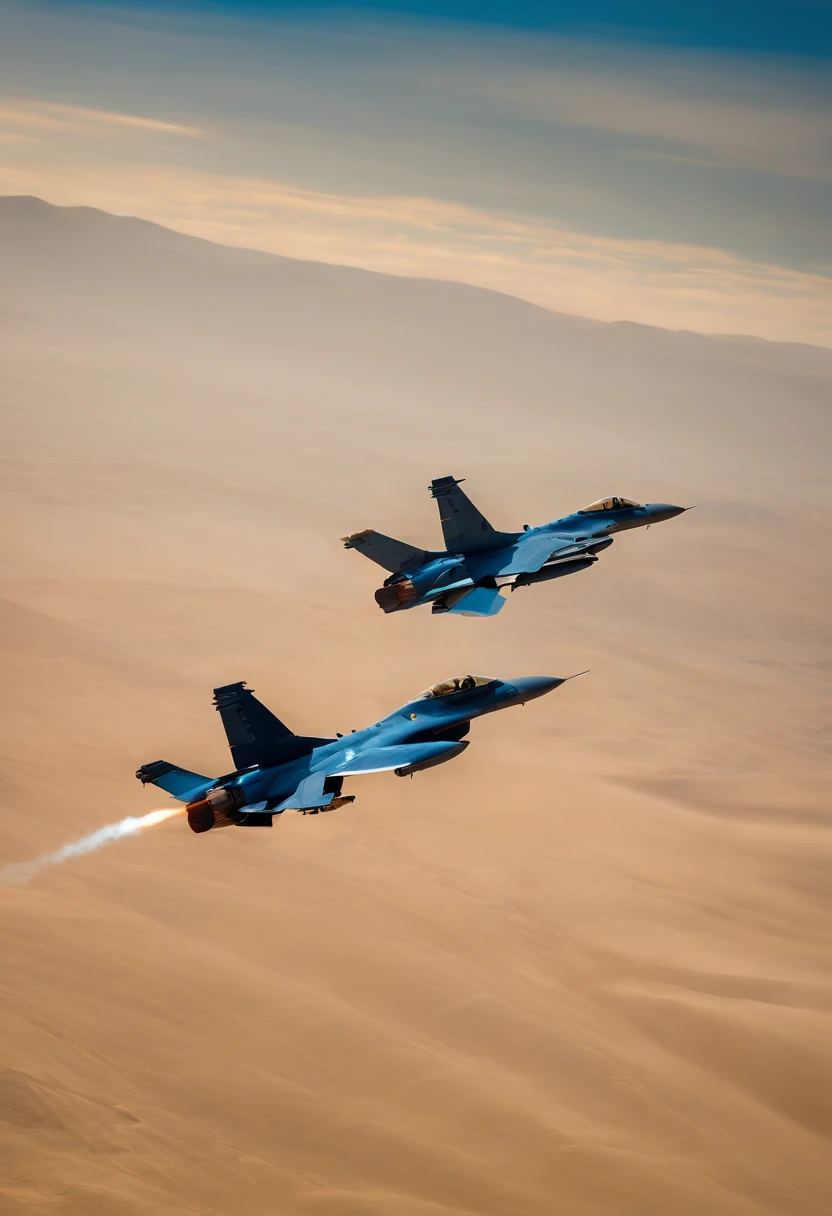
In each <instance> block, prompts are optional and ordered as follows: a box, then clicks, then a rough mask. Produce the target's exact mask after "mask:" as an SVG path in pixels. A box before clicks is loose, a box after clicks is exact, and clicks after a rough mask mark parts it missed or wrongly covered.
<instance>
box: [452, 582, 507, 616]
mask: <svg viewBox="0 0 832 1216" xmlns="http://www.w3.org/2000/svg"><path fill="white" fill-rule="evenodd" d="M505 602H506V600H505V596H502V595H500V592H499V591H495V590H494V589H493V588H491V587H474V588H473V589H472V590H471V591H469V592H468V593H467V594H466V595H463V597H462V599H459V600H457V601H456V603H455V604H452V605H451V607H450V608H447V609H446V611H447V612H453V613H456V615H457V616H496V615H497V613H498V612H499V611H500V609H501V608H502V607H503V606H504V605H505Z"/></svg>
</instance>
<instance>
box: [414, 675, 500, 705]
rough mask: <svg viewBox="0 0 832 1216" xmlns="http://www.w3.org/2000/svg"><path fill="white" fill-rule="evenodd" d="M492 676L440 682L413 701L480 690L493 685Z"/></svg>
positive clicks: (455, 678) (460, 677)
mask: <svg viewBox="0 0 832 1216" xmlns="http://www.w3.org/2000/svg"><path fill="white" fill-rule="evenodd" d="M494 683H495V680H494V677H493V676H454V677H453V679H451V680H442V682H441V683H440V684H434V685H433V687H432V688H426V689H425V691H424V692H420V693H419V695H418V696H417V697H413V700H414V701H425V700H428V699H429V698H436V697H449V696H450V695H451V694H452V693H455V692H470V691H471V689H472V688H481V687H482V686H483V685H484V684H494Z"/></svg>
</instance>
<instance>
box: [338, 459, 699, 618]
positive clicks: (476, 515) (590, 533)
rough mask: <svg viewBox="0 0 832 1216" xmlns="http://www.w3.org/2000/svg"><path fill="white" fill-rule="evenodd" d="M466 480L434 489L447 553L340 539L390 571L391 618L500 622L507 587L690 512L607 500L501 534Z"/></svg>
mask: <svg viewBox="0 0 832 1216" xmlns="http://www.w3.org/2000/svg"><path fill="white" fill-rule="evenodd" d="M463 480H464V478H460V479H459V480H457V479H456V478H455V477H437V478H434V480H433V481H432V482H431V484H430V487H429V488H430V492H431V495H432V497H433V498H435V499H436V501H437V503H438V505H439V517H440V520H441V523H442V533H443V535H444V537H445V548H444V549H442V550H436V549H417V548H415V547H414V546H413V545H407V544H405V543H404V542H403V541H400V540H393V539H392V537H390V536H384V535H383V533H381V532H375V531H373V529H372V528H367V529H365V530H364V531H363V532H354V533H353V534H352V536H344V537H342V540H343V542H344V548H346V549H357V550H358V552H359V553H363V554H364V556H365V557H369V559H370V561H373V562H375V563H376V564H377V565H379V566H382V567H383V568H384V569H385V570H389V571H390V577H389V578H386V579H385V580H384V585H383V586H382V587H379V589H378V591H377V592H376V593H375V596H376V603H377V604H378V606H379V607H380V608H383V609H384V611H385V612H399V611H401V610H402V609H403V608H418V607H419V606H420V605H422V604H430V605H431V609H432V611H433V612H437V613H439V612H453V613H461V614H462V615H464V616H494V614H495V613H497V612H499V611H500V609H501V608H502V607H503V605H504V604H505V602H506V601H505V598H504V596H503V594H502V588H510V589H511V590H512V591H514V590H516V589H517V588H518V587H528V586H530V585H531V584H532V583H546V582H549V580H550V579H554V578H562V577H563V576H564V575H566V574H576V573H577V572H578V571H579V570H586V569H588V567H589V566H591V565H593V564H594V563H595V562H596V561H597V560H598V554H599V553H600V552H601V550H602V549H606V548H607V547H608V546H609V545H611V544H612V541H613V538H612V533H613V532H623V531H624V530H625V529H627V528H643V527H645V526H647V527H649V525H650V524H656V523H660V522H661V521H662V520H664V519H672V518H673V516H674V515H681V514H682V512H683V511H687V510H690V508H689V507H674V506H673V505H672V504H671V503H667V502H651V503H647V504H646V505H642V504H641V503H637V502H631V500H630V499H629V498H601V499H599V500H598V501H597V502H593V503H590V505H589V506H588V507H583V508H582V510H580V511H575V512H574V513H573V514H572V515H565V516H563V518H562V519H555V520H552V522H551V523H548V524H541V525H540V527H537V528H530V527H529V525H528V524H526V525H525V526H524V528H523V530H522V532H497V531H496V530H495V529H494V528H493V527H492V526H491V524H490V523H489V522H488V520H487V519H486V518H485V516H484V515H482V514H481V512H480V511H478V510H477V508H476V507H475V506H474V504H473V503H472V502H471V500H470V498H469V497H468V495H467V494H466V493H465V492H464V491H463V490H461V489H460V488H459V487H460V482H461V481H463Z"/></svg>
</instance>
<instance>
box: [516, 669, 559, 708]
mask: <svg viewBox="0 0 832 1216" xmlns="http://www.w3.org/2000/svg"><path fill="white" fill-rule="evenodd" d="M563 683H564V681H563V680H562V679H560V678H559V677H558V676H523V677H521V679H519V680H511V681H510V684H511V686H512V688H516V689H517V703H518V704H521V705H525V704H526V702H527V701H534V700H535V699H536V698H537V697H545V695H546V693H547V692H551V691H552V690H553V689H554V688H559V687H560V685H561V684H563Z"/></svg>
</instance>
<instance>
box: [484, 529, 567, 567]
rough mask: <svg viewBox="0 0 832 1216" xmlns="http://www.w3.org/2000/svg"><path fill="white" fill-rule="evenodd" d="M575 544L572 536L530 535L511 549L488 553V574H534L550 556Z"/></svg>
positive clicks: (553, 534) (554, 555) (552, 534)
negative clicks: (489, 561)
mask: <svg viewBox="0 0 832 1216" xmlns="http://www.w3.org/2000/svg"><path fill="white" fill-rule="evenodd" d="M574 546H575V537H574V536H557V535H555V533H549V535H548V536H530V537H529V539H528V540H525V541H524V540H520V541H518V543H517V544H516V545H513V546H512V547H511V549H501V550H500V551H499V552H498V553H494V554H489V557H490V558H491V559H492V564H491V565H490V566H489V571H488V572H489V574H493V575H494V576H495V577H503V576H505V575H509V574H534V573H536V572H537V571H538V570H539V569H540V568H541V566H544V565H545V564H546V562H548V560H549V558H550V557H556V556H557V555H558V553H559V551H560V550H561V549H564V550H566V549H570V548H574Z"/></svg>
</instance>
